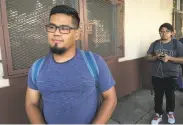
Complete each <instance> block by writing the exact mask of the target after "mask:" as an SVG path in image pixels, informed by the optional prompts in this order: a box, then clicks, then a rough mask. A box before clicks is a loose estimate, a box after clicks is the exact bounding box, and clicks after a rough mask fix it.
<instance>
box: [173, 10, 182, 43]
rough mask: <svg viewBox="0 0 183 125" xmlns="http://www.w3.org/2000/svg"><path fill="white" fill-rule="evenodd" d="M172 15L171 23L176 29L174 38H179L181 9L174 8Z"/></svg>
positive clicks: (180, 34) (180, 32) (180, 35)
mask: <svg viewBox="0 0 183 125" xmlns="http://www.w3.org/2000/svg"><path fill="white" fill-rule="evenodd" d="M173 17H174V18H173V24H174V27H175V30H176V38H177V39H180V38H181V37H183V11H179V10H174V13H173Z"/></svg>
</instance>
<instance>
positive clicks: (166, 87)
mask: <svg viewBox="0 0 183 125" xmlns="http://www.w3.org/2000/svg"><path fill="white" fill-rule="evenodd" d="M176 84H177V77H167V78H158V77H152V85H153V89H154V102H155V107H154V109H155V112H156V113H159V114H160V115H162V114H163V110H162V106H163V96H164V94H165V96H166V112H174V109H175V88H176Z"/></svg>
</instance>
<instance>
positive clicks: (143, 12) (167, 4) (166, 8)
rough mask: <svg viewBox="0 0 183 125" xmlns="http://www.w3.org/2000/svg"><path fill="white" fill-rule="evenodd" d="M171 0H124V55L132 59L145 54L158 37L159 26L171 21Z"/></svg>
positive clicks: (126, 58)
mask: <svg viewBox="0 0 183 125" xmlns="http://www.w3.org/2000/svg"><path fill="white" fill-rule="evenodd" d="M172 8H173V0H125V57H124V58H120V59H119V61H120V62H121V61H126V60H133V59H137V58H140V57H144V56H145V55H146V51H147V49H148V47H149V45H150V44H151V42H153V41H154V40H156V39H158V38H159V33H158V29H159V26H160V25H161V24H162V23H164V22H168V23H172Z"/></svg>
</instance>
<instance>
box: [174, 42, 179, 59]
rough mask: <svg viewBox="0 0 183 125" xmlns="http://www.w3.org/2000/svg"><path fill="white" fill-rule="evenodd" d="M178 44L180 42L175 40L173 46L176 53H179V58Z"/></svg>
mask: <svg viewBox="0 0 183 125" xmlns="http://www.w3.org/2000/svg"><path fill="white" fill-rule="evenodd" d="M177 44H178V41H177V40H176V39H173V45H174V48H173V49H174V50H175V51H176V53H177V55H176V56H177V57H178V56H179V53H178V51H177Z"/></svg>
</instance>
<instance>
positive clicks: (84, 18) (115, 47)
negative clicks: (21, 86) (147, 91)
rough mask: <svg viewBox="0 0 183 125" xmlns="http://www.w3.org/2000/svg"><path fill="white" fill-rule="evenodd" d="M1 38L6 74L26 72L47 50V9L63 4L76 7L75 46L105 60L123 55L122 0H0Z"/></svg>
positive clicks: (9, 75)
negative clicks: (78, 36) (78, 29)
mask: <svg viewBox="0 0 183 125" xmlns="http://www.w3.org/2000/svg"><path fill="white" fill-rule="evenodd" d="M0 4H1V6H0V11H1V16H0V26H1V27H0V36H2V38H1V39H0V40H1V41H0V43H1V46H2V47H3V49H2V53H4V56H3V57H4V61H3V62H4V63H3V65H4V70H5V76H7V77H12V76H15V77H16V76H21V75H26V74H27V71H28V69H29V67H30V66H31V65H32V63H33V62H34V61H35V60H37V59H38V58H40V57H42V56H44V55H46V54H47V53H48V51H49V49H48V44H47V33H46V32H45V29H44V26H45V25H46V24H48V21H49V12H50V10H51V8H52V7H53V6H55V5H60V4H66V5H69V6H71V7H74V8H76V9H77V10H78V12H79V14H80V18H81V24H80V27H81V29H82V34H81V40H80V41H77V47H79V48H81V49H85V50H91V51H93V52H95V53H97V54H100V55H102V56H103V57H104V58H105V59H111V57H112V58H116V59H117V58H118V57H122V56H124V26H123V25H124V1H122V0H1V1H0Z"/></svg>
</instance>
